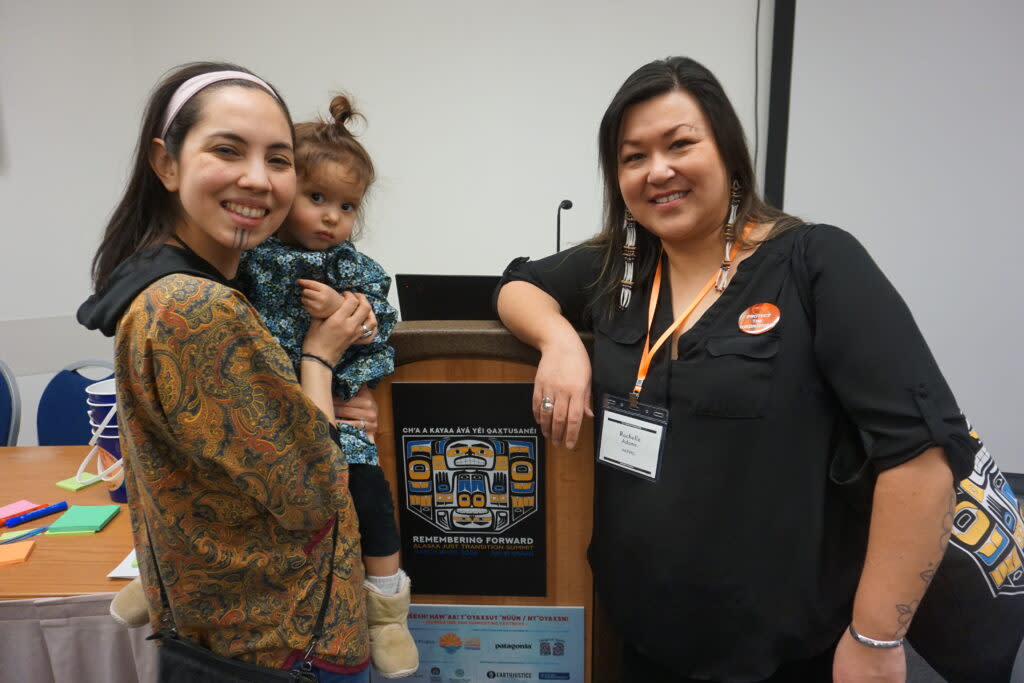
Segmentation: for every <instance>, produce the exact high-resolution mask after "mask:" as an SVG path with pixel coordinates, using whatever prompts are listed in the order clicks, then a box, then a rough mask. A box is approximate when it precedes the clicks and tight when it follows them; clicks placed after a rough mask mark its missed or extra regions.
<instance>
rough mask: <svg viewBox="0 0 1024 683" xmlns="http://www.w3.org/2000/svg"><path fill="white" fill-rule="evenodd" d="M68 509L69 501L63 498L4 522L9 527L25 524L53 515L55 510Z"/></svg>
mask: <svg viewBox="0 0 1024 683" xmlns="http://www.w3.org/2000/svg"><path fill="white" fill-rule="evenodd" d="M67 509H68V504H67V501H63V500H62V501H61V502H59V503H54V504H53V505H47V506H46V507H44V508H42V509H39V510H35V511H33V512H27V513H25V514H24V515H18V516H17V517H11V518H10V519H9V520H7V521H6V522H4V524H5V525H6V526H7V527H8V528H10V527H12V526H18V525H19V524H24V523H25V522H31V521H32V520H33V519H39V518H40V517H45V516H47V515H52V514H53V513H55V512H64V511H65V510H67Z"/></svg>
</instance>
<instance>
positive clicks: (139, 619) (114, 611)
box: [110, 577, 149, 628]
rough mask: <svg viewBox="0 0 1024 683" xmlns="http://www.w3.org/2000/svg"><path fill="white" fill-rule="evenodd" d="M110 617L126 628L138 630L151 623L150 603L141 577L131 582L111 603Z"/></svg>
mask: <svg viewBox="0 0 1024 683" xmlns="http://www.w3.org/2000/svg"><path fill="white" fill-rule="evenodd" d="M110 616H112V617H113V618H114V621H116V622H117V623H119V624H120V625H121V626H124V627H125V628H138V627H139V626H145V625H146V624H148V623H149V601H148V600H146V593H145V592H144V591H143V590H142V581H141V580H140V579H139V577H135V578H134V579H132V580H131V581H129V582H128V585H126V586H125V587H124V588H122V589H121V590H119V591H118V592H117V595H115V596H114V599H113V600H111V601H110Z"/></svg>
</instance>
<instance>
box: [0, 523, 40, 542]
mask: <svg viewBox="0 0 1024 683" xmlns="http://www.w3.org/2000/svg"><path fill="white" fill-rule="evenodd" d="M49 528H50V527H49V526H41V527H39V528H38V529H33V530H32V531H26V532H25V533H23V534H22V535H21V536H15V537H14V538H8V539H7V540H6V541H0V545H7V544H8V543H17V542H18V541H24V540H25V539H26V538H32V537H33V536H35V535H37V534H41V533H43V532H44V531H46V530H47V529H49Z"/></svg>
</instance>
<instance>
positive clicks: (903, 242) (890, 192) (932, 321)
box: [785, 0, 1024, 472]
mask: <svg viewBox="0 0 1024 683" xmlns="http://www.w3.org/2000/svg"><path fill="white" fill-rule="evenodd" d="M1021 27H1024V3H1021V2H1019V1H1017V0H982V1H968V0H944V1H942V2H934V0H901V1H900V2H883V1H882V0H869V1H866V2H859V3H853V2H849V1H847V0H815V1H814V2H798V3H797V12H796V30H795V39H794V53H793V83H792V107H791V116H790V128H789V149H788V159H787V161H788V163H787V171H786V200H785V205H786V209H787V210H788V211H791V212H793V213H797V214H798V215H801V216H803V217H804V218H807V219H813V220H818V221H823V222H829V223H834V224H836V225H839V226H842V227H844V228H846V229H848V230H850V231H851V232H853V233H854V234H855V235H857V237H858V238H860V239H861V241H862V242H864V243H865V245H866V246H867V248H868V250H869V251H870V252H871V253H872V255H873V256H874V257H875V259H876V260H877V261H878V262H879V264H880V265H881V267H882V268H883V270H885V272H886V273H887V274H888V276H889V278H890V279H891V280H892V281H893V284H895V286H896V288H897V289H898V290H899V291H900V292H901V293H902V295H903V296H904V298H905V299H906V300H907V302H908V304H909V305H910V307H911V309H912V310H913V311H914V314H915V317H916V319H917V321H918V324H919V325H920V327H921V328H922V330H923V332H924V334H925V337H926V338H927V339H928V342H929V345H930V346H931V349H932V351H933V352H934V354H935V356H936V357H937V358H938V361H939V364H940V366H941V367H942V370H943V372H944V373H945V375H946V378H947V380H948V381H949V383H950V385H951V386H952V388H953V391H954V392H955V394H956V396H957V398H958V400H959V402H960V404H961V407H962V408H963V410H964V411H965V412H966V413H967V415H968V416H969V417H970V418H971V419H972V420H973V421H974V423H975V425H976V426H977V428H978V429H979V431H980V432H981V435H982V438H983V439H985V441H986V443H987V445H988V446H989V449H990V450H991V451H992V453H993V455H994V456H995V457H996V459H997V461H998V462H999V463H1000V465H1001V467H1002V468H1003V470H1005V471H1013V472H1024V451H1022V450H1021V448H1020V438H1019V434H1020V430H1019V424H1020V417H1019V415H1018V406H1019V401H1020V394H1019V392H1020V387H1021V386H1022V385H1024V363H1022V362H1021V358H1020V352H1019V349H1018V348H1017V342H1018V341H1019V340H1020V339H1021V337H1022V333H1024V321H1022V318H1021V312H1022V307H1021V304H1020V294H1021V292H1022V291H1024V269H1022V268H1021V267H1020V266H1019V264H1018V260H1019V259H1018V257H1019V254H1020V253H1021V251H1022V249H1024V231H1022V228H1021V226H1020V225H1019V223H1020V219H1019V217H1018V214H1019V213H1020V212H1019V211H1018V210H1017V206H1016V202H1017V200H1018V198H1019V195H1018V192H1019V191H1020V187H1021V185H1022V181H1024V173H1022V171H1021V161H1020V160H1021V159H1022V158H1024V137H1022V136H1021V132H1020V119H1021V112H1024V78H1022V73H1024V48H1022V42H1021V39H1020V29H1021ZM864 305H865V306H870V305H871V302H870V301H865V302H864Z"/></svg>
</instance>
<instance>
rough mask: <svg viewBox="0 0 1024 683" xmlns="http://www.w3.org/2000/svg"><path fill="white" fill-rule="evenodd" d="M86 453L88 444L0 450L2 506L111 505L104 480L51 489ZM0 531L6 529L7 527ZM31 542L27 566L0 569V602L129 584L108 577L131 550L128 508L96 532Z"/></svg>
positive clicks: (99, 590)
mask: <svg viewBox="0 0 1024 683" xmlns="http://www.w3.org/2000/svg"><path fill="white" fill-rule="evenodd" d="M88 452H89V447H88V446H34V447H15V448H0V468H2V470H3V474H4V476H3V477H2V478H0V505H7V504H8V503H13V502H16V501H19V500H22V499H25V500H30V501H32V502H33V503H37V504H39V505H50V504H52V503H59V502H60V501H62V500H66V501H67V502H68V505H110V504H111V500H110V495H109V494H108V492H107V488H106V484H104V483H103V482H100V483H98V484H93V485H92V486H89V487H87V488H84V489H82V490H81V491H76V492H72V491H65V490H64V489H62V488H58V487H57V486H56V485H55V484H56V482H58V481H60V480H61V479H67V478H68V477H70V476H73V475H74V474H75V472H77V471H78V465H79V464H80V463H81V462H82V459H83V458H85V456H86V454H87V453H88ZM57 517H59V515H51V516H49V517H43V518H41V519H38V520H35V521H34V522H27V523H26V524H25V525H24V526H25V528H27V529H28V528H36V527H39V526H45V525H46V524H48V523H50V522H52V521H53V520H55V519H57ZM15 528H16V529H17V528H18V527H15ZM3 530H4V531H10V529H7V528H6V527H5V528H4V529H3ZM32 540H34V541H35V542H36V545H35V549H34V550H33V551H32V554H31V555H29V558H28V561H27V562H24V563H22V564H13V565H7V566H5V567H0V600H12V599H21V598H41V597H65V596H70V595H82V594H85V593H110V592H115V591H118V590H120V589H121V587H122V586H124V584H125V583H127V581H126V580H124V579H108V578H107V574H108V573H109V572H110V571H111V570H112V569H114V567H116V566H117V565H118V563H120V562H121V560H123V559H124V557H125V555H127V554H128V553H130V552H131V550H132V547H133V544H132V532H131V520H130V519H129V518H128V507H127V506H126V505H122V506H121V511H120V512H119V513H117V515H116V516H115V517H114V519H112V520H111V521H110V523H109V524H107V526H106V527H105V528H104V529H103V530H102V531H100V532H99V533H96V534H84V535H81V536H47V535H46V534H40V535H38V536H33V537H32Z"/></svg>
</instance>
